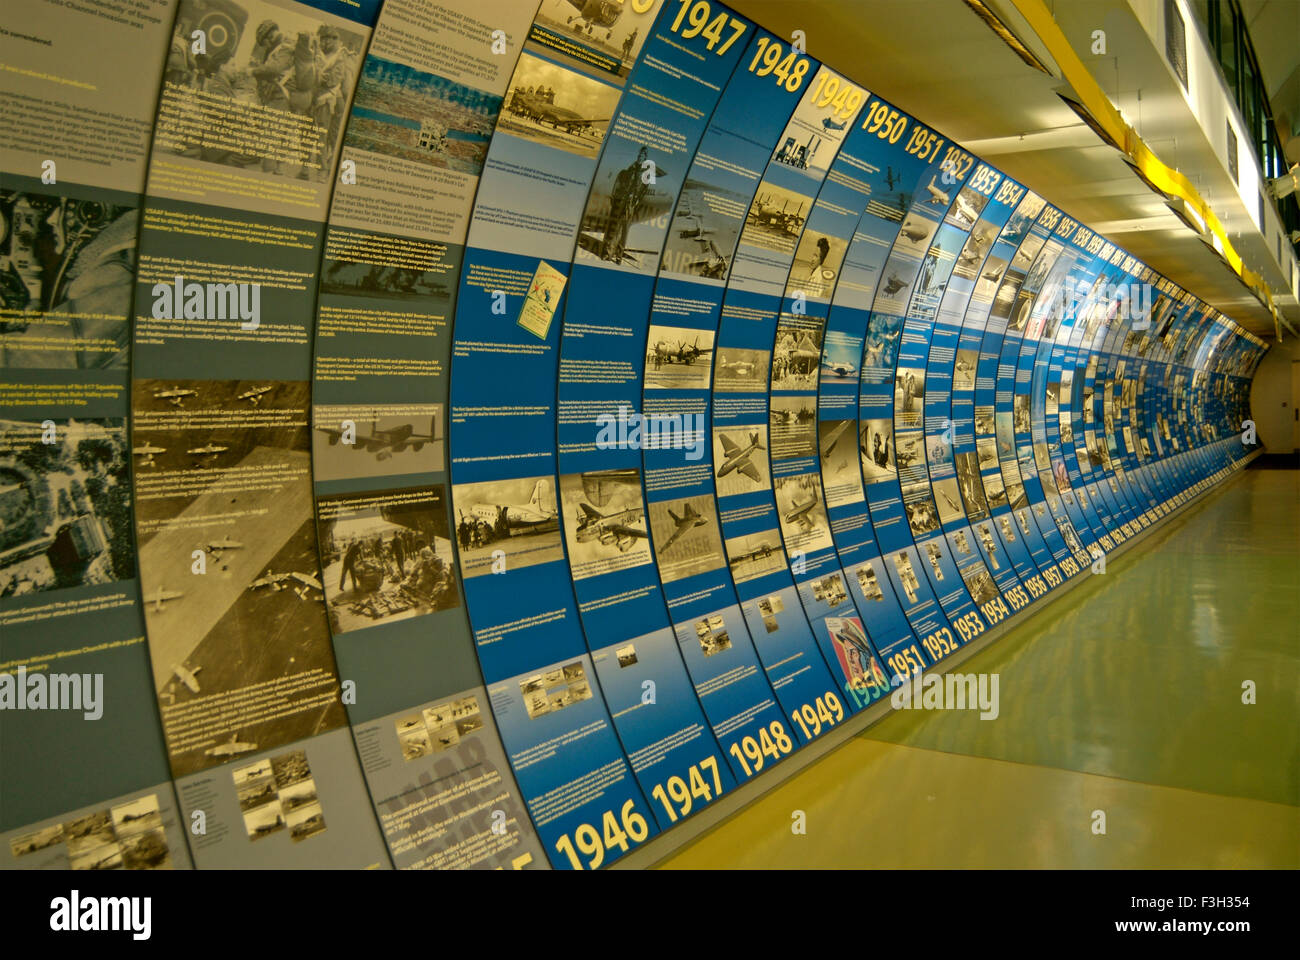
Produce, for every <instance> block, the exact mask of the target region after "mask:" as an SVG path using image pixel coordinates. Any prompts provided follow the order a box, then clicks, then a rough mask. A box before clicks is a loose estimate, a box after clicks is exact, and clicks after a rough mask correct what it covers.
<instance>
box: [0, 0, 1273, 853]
mask: <svg viewBox="0 0 1300 960" xmlns="http://www.w3.org/2000/svg"><path fill="white" fill-rule="evenodd" d="M131 11H132V12H131V13H130V14H129V15H128V14H121V15H119V14H116V13H112V12H111V11H109V10H108V8H95V10H91V9H89V8H84V9H83V8H80V7H46V6H45V5H33V7H32V11H31V12H25V13H23V14H22V15H21V16H20V25H21V26H22V29H21V30H18V31H16V32H15V31H14V30H8V28H7V30H8V32H7V33H6V34H5V35H4V36H2V37H0V55H2V56H3V59H4V62H5V64H6V70H5V71H4V72H3V74H0V92H2V93H3V94H4V96H5V99H6V107H5V113H4V114H3V117H2V118H0V124H2V125H3V130H2V131H0V132H3V134H4V135H3V137H0V213H3V217H4V222H3V227H4V229H3V233H2V234H0V258H3V262H2V263H0V268H2V269H0V297H3V303H2V304H0V306H2V308H3V313H0V357H2V358H3V364H4V374H5V375H4V382H3V384H0V407H3V410H2V411H0V521H3V522H2V523H0V628H3V637H2V638H0V709H3V710H5V711H10V710H13V711H14V712H13V713H12V714H10V713H8V712H6V713H5V714H4V718H3V719H4V724H3V726H2V727H0V751H3V753H2V754H0V762H2V763H3V764H4V776H3V777H0V804H2V805H0V835H2V836H0V839H3V841H4V843H5V848H4V850H2V851H0V863H3V864H4V865H5V866H8V867H15V868H22V867H60V866H73V867H87V868H89V867H97V868H105V867H109V868H116V867H122V868H148V867H155V868H156V867H167V866H170V867H185V866H189V865H191V863H192V864H194V865H196V866H198V867H235V866H238V867H256V866H275V867H373V866H378V867H390V866H391V867H397V868H402V869H414V868H500V869H546V868H556V869H596V868H599V867H601V866H604V865H606V864H609V863H612V862H613V861H615V860H617V859H618V858H620V857H622V856H625V855H626V854H628V853H630V852H631V851H632V850H634V849H636V848H637V847H639V846H641V845H642V844H645V843H647V842H648V841H649V840H651V838H653V837H656V836H658V835H660V834H663V833H666V832H670V831H672V829H673V828H674V826H675V825H677V824H680V823H681V822H683V821H684V820H686V819H688V818H689V817H691V816H692V815H693V814H695V813H697V812H699V811H700V810H702V809H704V808H705V807H708V806H709V805H711V804H713V803H715V802H716V801H717V800H718V798H719V797H721V796H723V795H725V794H727V793H729V792H730V791H732V790H735V789H736V788H737V787H739V786H740V785H742V784H744V783H747V782H749V781H752V780H755V779H756V778H761V777H763V776H764V775H766V774H767V771H768V770H769V769H770V768H772V767H773V766H776V765H779V764H780V763H781V762H782V761H783V760H785V759H786V758H787V757H789V756H790V755H792V754H793V753H795V752H797V751H799V750H801V749H802V748H804V747H805V746H807V745H808V744H810V743H812V742H813V741H815V740H817V739H818V738H820V737H823V736H825V735H826V734H827V732H829V731H831V730H833V729H834V728H836V727H837V726H839V725H840V724H843V723H844V722H845V721H846V720H848V719H849V718H850V717H851V716H853V715H854V714H855V713H858V712H859V711H861V710H863V709H864V708H866V707H868V706H869V705H871V704H872V703H874V702H876V701H879V700H881V699H882V698H884V697H885V696H886V695H887V694H888V693H889V692H890V690H891V688H892V687H894V686H896V685H897V684H899V683H900V682H902V681H903V680H906V679H907V678H910V677H914V676H915V675H916V674H917V673H919V672H921V671H924V670H927V669H930V668H931V667H934V666H935V665H937V664H940V663H941V662H942V661H943V660H944V659H945V658H947V657H948V656H950V655H951V654H952V653H953V652H954V651H955V650H957V649H959V648H960V647H962V646H965V645H966V644H968V643H970V642H971V641H973V640H975V639H976V638H978V637H980V636H982V635H984V634H985V633H986V632H987V631H988V630H990V629H991V628H993V627H995V626H997V625H999V624H1002V623H1004V622H1007V621H1014V618H1015V616H1016V615H1017V614H1019V613H1021V612H1022V611H1024V610H1026V609H1027V608H1029V607H1031V606H1033V605H1034V604H1037V603H1039V602H1040V601H1042V600H1043V599H1044V598H1046V597H1048V596H1049V595H1051V594H1053V593H1054V592H1055V591H1057V590H1058V588H1060V587H1061V586H1062V585H1064V584H1065V582H1066V581H1067V580H1071V579H1074V578H1078V577H1084V576H1088V575H1089V574H1090V571H1091V570H1092V569H1094V568H1095V567H1096V566H1097V565H1098V564H1100V563H1102V562H1104V556H1105V555H1106V554H1107V553H1109V552H1111V551H1113V550H1114V549H1116V547H1118V546H1119V545H1120V544H1122V543H1123V542H1124V541H1125V540H1127V539H1129V538H1131V537H1133V536H1135V535H1136V534H1138V533H1139V532H1141V531H1142V530H1143V529H1145V528H1147V527H1149V526H1151V525H1152V524H1155V523H1157V522H1159V521H1160V520H1161V519H1162V518H1164V517H1165V516H1167V515H1168V514H1170V513H1171V512H1173V511H1175V510H1176V509H1177V508H1178V507H1180V506H1181V505H1183V504H1185V503H1186V502H1188V501H1189V500H1190V499H1191V498H1192V497H1194V496H1195V495H1196V494H1197V493H1199V492H1201V491H1203V490H1205V489H1207V488H1208V487H1210V486H1211V485H1213V484H1215V483H1217V482H1219V481H1220V480H1222V479H1223V478H1225V477H1226V476H1228V475H1229V474H1230V473H1231V472H1232V471H1233V470H1235V469H1236V468H1237V467H1239V466H1240V465H1241V463H1242V461H1243V459H1244V457H1245V455H1246V453H1247V450H1246V448H1245V447H1243V445H1242V442H1241V437H1240V432H1241V429H1242V427H1241V424H1242V421H1243V420H1245V419H1246V418H1247V417H1248V416H1249V408H1248V396H1249V387H1250V378H1251V376H1252V375H1253V373H1254V369H1255V367H1256V365H1257V364H1258V363H1259V360H1260V358H1261V357H1262V356H1263V353H1264V351H1265V349H1266V347H1265V344H1264V343H1263V342H1262V341H1261V340H1259V339H1258V338H1256V337H1254V336H1252V335H1251V334H1249V333H1247V332H1246V331H1244V330H1243V329H1241V328H1240V327H1239V326H1237V325H1236V324H1234V323H1233V322H1232V321H1231V320H1230V319H1229V318H1227V317H1225V316H1223V315H1222V314H1221V313H1219V312H1218V311H1216V310H1214V309H1213V308H1212V307H1210V306H1209V305H1207V304H1205V303H1204V302H1202V301H1200V300H1198V299H1197V298H1196V297H1195V296H1194V295H1193V294H1191V293H1190V292H1189V291H1186V290H1183V289H1181V288H1179V287H1178V286H1176V285H1175V284H1173V283H1171V282H1170V281H1169V280H1167V279H1166V278H1164V277H1162V276H1160V275H1159V274H1157V273H1156V272H1155V271H1153V270H1152V269H1150V268H1149V267H1147V266H1146V265H1145V264H1142V263H1140V262H1138V261H1137V260H1136V259H1135V258H1133V257H1132V256H1130V255H1128V254H1127V253H1125V252H1124V251H1123V250H1121V249H1119V248H1118V247H1116V246H1115V245H1114V244H1112V243H1110V242H1109V241H1107V240H1106V239H1105V238H1104V237H1102V236H1099V235H1097V234H1095V233H1094V232H1093V231H1092V230H1090V229H1089V228H1088V227H1087V226H1086V225H1083V224H1080V223H1078V222H1076V221H1075V220H1073V219H1072V218H1070V217H1069V216H1068V215H1067V214H1066V213H1065V212H1064V211H1062V210H1061V209H1060V208H1058V207H1056V206H1053V205H1052V203H1051V202H1050V200H1051V198H1050V197H1042V196H1038V195H1036V194H1034V193H1033V192H1032V191H1030V190H1028V189H1027V188H1026V187H1025V186H1024V185H1022V184H1020V183H1017V182H1015V181H1014V180H1012V179H1010V178H1008V177H1006V176H1005V175H1004V174H1003V173H1002V172H1000V171H999V170H997V169H996V168H994V167H993V166H992V165H990V164H988V163H985V162H984V161H982V160H980V159H979V158H978V157H976V156H973V155H972V154H971V153H969V152H968V151H966V150H964V149H963V148H962V147H961V146H960V145H959V144H955V143H952V142H951V141H949V140H948V139H947V138H946V137H945V136H944V134H943V133H942V132H941V131H937V130H934V129H933V128H931V127H930V126H928V125H927V124H926V123H925V122H924V121H923V120H922V119H919V118H917V117H914V116H912V115H910V114H908V113H907V112H906V111H905V110H904V109H902V108H901V107H900V106H898V105H895V104H891V103H888V102H886V101H884V100H883V99H881V98H880V97H878V96H875V95H874V94H873V93H872V92H871V90H870V86H869V84H870V81H871V78H870V76H865V75H864V76H862V77H849V76H845V75H842V74H840V73H838V72H836V71H835V70H833V69H831V68H830V67H828V66H827V65H825V64H823V63H821V62H820V61H819V60H818V59H817V58H816V57H815V56H814V55H813V54H814V53H815V51H813V52H812V53H810V52H808V51H806V50H804V49H803V48H802V47H801V46H795V45H792V44H791V43H790V42H789V41H787V40H786V39H784V38H782V37H778V36H775V35H773V34H772V33H770V32H768V31H766V30H764V29H763V28H762V26H761V25H759V24H756V23H753V22H752V21H750V20H748V19H747V18H745V17H741V16H739V15H738V14H736V13H735V12H733V11H731V10H730V9H728V8H727V7H725V6H724V5H722V4H721V3H717V2H714V0H541V2H540V3H538V2H535V0H534V2H517V0H386V2H383V3H382V4H381V2H380V0H361V2H354V0H347V2H344V0H310V2H298V0H177V2H174V3H173V2H167V0H158V2H156V3H152V4H148V3H146V4H137V5H136V6H134V7H132V8H131ZM106 51H107V52H106ZM128 65H129V69H128ZM123 78H127V79H126V80H124V79H123ZM864 84H866V85H864ZM128 370H129V371H130V373H129V375H128ZM56 675H57V676H59V677H64V679H63V680H59V681H57V682H56ZM65 675H71V676H74V677H75V678H76V680H77V683H76V684H74V683H73V682H72V680H70V679H67V678H66V676H65ZM101 683H102V691H101V689H100V686H99V685H100V684H101ZM56 697H57V698H58V702H57V703H56V702H55V698H56ZM70 697H77V698H79V700H78V703H79V704H80V706H81V707H82V708H83V709H80V710H78V711H74V710H70V709H65V708H66V707H67V706H68V704H67V703H66V702H65V701H66V700H68V698H70ZM51 707H55V708H56V709H51ZM18 711H23V712H21V713H20V712H18ZM92 714H93V715H94V718H93V719H92V716H91V715H92Z"/></svg>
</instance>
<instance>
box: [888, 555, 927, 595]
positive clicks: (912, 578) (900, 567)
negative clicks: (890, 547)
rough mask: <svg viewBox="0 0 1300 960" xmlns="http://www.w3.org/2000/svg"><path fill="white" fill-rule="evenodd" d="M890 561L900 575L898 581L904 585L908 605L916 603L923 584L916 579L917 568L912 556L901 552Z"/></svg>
mask: <svg viewBox="0 0 1300 960" xmlns="http://www.w3.org/2000/svg"><path fill="white" fill-rule="evenodd" d="M890 559H891V560H892V561H893V564H894V570H895V571H897V573H898V581H899V583H900V584H902V587H903V596H904V597H905V598H906V600H907V602H908V603H916V602H917V599H918V594H917V591H918V590H919V589H920V587H921V582H920V581H919V580H918V579H917V578H916V566H915V564H913V563H912V558H911V556H910V555H909V554H908V552H907V551H906V550H900V551H898V552H897V553H895V554H894V555H893V556H892V557H891V558H890Z"/></svg>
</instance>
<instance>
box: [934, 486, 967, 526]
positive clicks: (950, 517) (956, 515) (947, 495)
mask: <svg viewBox="0 0 1300 960" xmlns="http://www.w3.org/2000/svg"><path fill="white" fill-rule="evenodd" d="M934 502H935V503H936V504H937V505H938V507H939V522H940V523H951V522H952V521H954V520H958V519H960V518H962V517H964V516H965V515H966V512H965V510H964V508H963V507H962V502H961V494H960V493H958V491H957V478H956V477H945V478H944V479H942V480H936V481H934Z"/></svg>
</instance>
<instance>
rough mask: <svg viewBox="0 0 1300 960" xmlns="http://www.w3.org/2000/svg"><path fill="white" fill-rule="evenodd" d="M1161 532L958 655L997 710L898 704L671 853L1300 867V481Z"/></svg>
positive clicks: (1293, 475)
mask: <svg viewBox="0 0 1300 960" xmlns="http://www.w3.org/2000/svg"><path fill="white" fill-rule="evenodd" d="M1167 524H1168V527H1169V529H1167V530H1162V531H1159V532H1157V533H1155V534H1154V535H1153V536H1152V537H1150V538H1149V539H1147V540H1146V541H1144V542H1143V543H1141V544H1139V545H1138V546H1137V547H1135V548H1134V549H1133V550H1132V551H1130V552H1129V553H1127V554H1125V555H1124V556H1123V557H1120V558H1118V559H1115V560H1114V561H1112V562H1110V563H1109V564H1108V566H1107V570H1106V572H1105V573H1104V574H1098V575H1093V576H1092V577H1091V582H1089V583H1087V584H1084V585H1081V586H1080V587H1078V588H1077V589H1075V590H1074V591H1073V592H1072V593H1070V594H1069V595H1068V596H1067V597H1065V598H1062V599H1061V600H1059V601H1057V602H1055V603H1053V604H1052V605H1051V606H1050V607H1049V608H1048V609H1047V610H1046V612H1044V613H1042V614H1040V615H1039V616H1037V617H1035V618H1034V619H1033V620H1031V621H1030V622H1028V623H1026V624H1024V625H1023V626H1021V627H1020V628H1018V629H1016V630H1013V631H1012V632H1011V633H1010V634H1008V635H1007V636H1005V637H1002V638H1001V639H999V640H998V641H996V642H995V643H994V644H993V645H992V646H990V647H989V648H988V649H986V650H984V651H982V652H981V653H979V654H977V655H976V656H975V657H973V658H971V659H970V660H967V661H966V662H965V663H964V664H962V665H960V666H959V667H958V668H957V669H958V671H959V672H962V673H995V674H998V675H999V698H1000V712H999V715H998V717H997V718H996V719H990V720H981V719H980V718H979V714H978V712H973V711H919V710H914V711H894V712H893V713H891V714H890V715H889V716H887V717H886V718H885V719H883V720H882V721H880V722H879V723H877V724H876V725H874V726H872V727H871V728H869V729H868V730H866V731H864V732H863V733H862V734H860V735H858V736H857V737H855V738H853V739H852V740H850V741H849V742H848V743H846V744H845V745H843V746H842V747H840V748H838V749H836V750H835V751H834V752H833V753H831V754H830V755H829V756H827V757H825V758H823V759H822V760H820V761H819V762H817V763H816V764H814V765H813V766H812V767H810V768H809V769H807V770H805V771H803V772H801V773H799V774H798V775H796V776H795V777H794V778H793V779H791V780H790V781H788V782H787V783H785V784H782V785H781V786H780V787H778V788H776V789H774V790H772V791H770V792H769V793H767V794H765V795H764V796H762V797H761V798H760V799H759V800H758V801H756V802H755V803H753V804H751V805H750V806H748V807H746V808H745V809H744V810H742V811H740V813H738V814H737V815H735V816H733V817H731V818H730V819H728V820H726V821H724V822H723V823H722V824H720V825H719V826H718V827H716V828H715V829H713V830H712V831H711V832H709V833H707V834H705V835H704V836H703V837H701V838H700V839H699V840H697V841H695V842H694V843H693V844H691V845H690V846H688V847H686V848H684V849H683V850H681V851H679V852H677V853H676V854H674V855H673V856H672V857H671V858H669V859H668V860H667V861H665V862H664V863H663V864H662V866H664V867H667V868H678V869H683V868H684V869H691V868H712V867H724V868H733V867H734V868H780V867H789V868H802V867H822V868H835V867H891V868H922V867H930V868H945V867H989V868H1044V867H1048V868H1082V867H1109V868H1126V867H1135V868H1136V867H1141V868H1148V867H1150V868H1159V867H1164V868H1186V867H1203V868H1215V867H1263V868H1269V867H1272V868H1292V869H1295V868H1297V867H1300V557H1298V552H1300V472H1298V471H1295V470H1247V471H1246V472H1245V473H1244V474H1243V475H1242V476H1240V477H1238V478H1235V479H1233V480H1230V481H1228V483H1227V484H1226V489H1223V490H1220V491H1218V492H1214V493H1211V494H1210V496H1209V498H1208V501H1207V502H1205V503H1202V504H1199V505H1196V506H1193V507H1191V508H1190V512H1189V513H1188V515H1187V516H1186V517H1185V518H1183V517H1174V518H1171V519H1170V520H1169V521H1167ZM1246 681H1252V682H1253V683H1254V686H1255V700H1256V702H1255V703H1254V704H1245V703H1243V702H1242V701H1243V684H1245V682H1246ZM796 811H802V812H803V813H804V815H805V824H806V833H804V834H802V835H800V834H795V833H794V832H793V831H792V824H793V823H794V820H795V817H796ZM1098 811H1100V812H1101V813H1102V814H1104V826H1105V832H1104V833H1100V832H1097V831H1096V825H1098V824H1099V823H1100V822H1101V821H1100V818H1099V817H1098V816H1097V812H1098Z"/></svg>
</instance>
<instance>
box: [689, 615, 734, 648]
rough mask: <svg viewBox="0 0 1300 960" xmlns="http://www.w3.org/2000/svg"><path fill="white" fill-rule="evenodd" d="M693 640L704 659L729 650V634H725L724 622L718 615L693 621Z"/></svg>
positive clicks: (725, 625)
mask: <svg viewBox="0 0 1300 960" xmlns="http://www.w3.org/2000/svg"><path fill="white" fill-rule="evenodd" d="M695 638H696V639H697V640H698V641H699V642H700V651H701V652H702V653H703V654H704V655H705V656H706V657H711V656H713V655H714V654H718V653H724V652H725V651H727V650H730V649H731V634H730V633H728V632H727V624H726V621H725V620H723V618H722V617H721V616H720V615H718V614H714V615H712V616H708V617H702V618H700V619H699V620H696V621H695Z"/></svg>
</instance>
